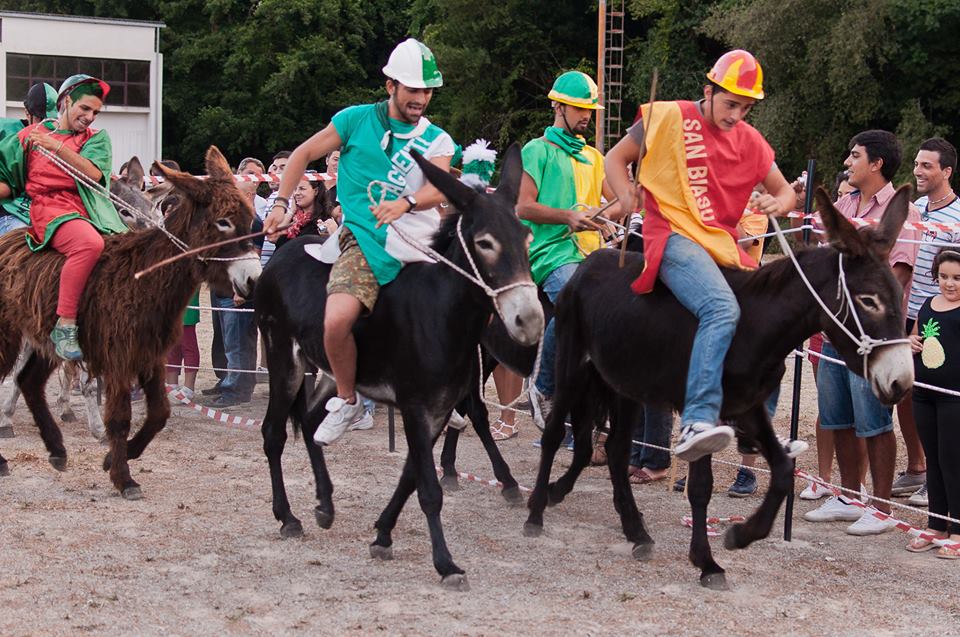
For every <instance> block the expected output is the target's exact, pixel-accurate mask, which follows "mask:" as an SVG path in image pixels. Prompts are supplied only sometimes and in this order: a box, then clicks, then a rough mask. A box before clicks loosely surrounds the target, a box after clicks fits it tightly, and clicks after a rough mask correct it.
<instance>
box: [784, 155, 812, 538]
mask: <svg viewBox="0 0 960 637" xmlns="http://www.w3.org/2000/svg"><path fill="white" fill-rule="evenodd" d="M816 169H817V162H816V160H813V159H809V160H807V185H806V192H807V196H806V198H805V199H804V201H803V225H805V226H808V225H810V224H811V222H812V220H811V218H810V215H812V214H813V183H814V177H815V176H816ZM803 243H804V245H806V244H808V243H810V229H809V228H804V230H803ZM793 361H794V362H793V402H792V405H791V409H790V439H791V440H796V439H797V436H798V435H799V433H800V431H799V430H800V377H801V376H802V374H803V358H802V357H801V356H799V355H798V354H796V353H794V356H793ZM796 464H797V463H796V460H794V461H793V467H791V468H796ZM795 491H796V489H795V488H791V489H790V491H789V493H787V506H786V509H785V510H784V514H783V539H784V540H785V541H787V542H789V541H790V540H791V538H792V537H793V501H794V498H795V497H796V496H795V494H794V492H795Z"/></svg>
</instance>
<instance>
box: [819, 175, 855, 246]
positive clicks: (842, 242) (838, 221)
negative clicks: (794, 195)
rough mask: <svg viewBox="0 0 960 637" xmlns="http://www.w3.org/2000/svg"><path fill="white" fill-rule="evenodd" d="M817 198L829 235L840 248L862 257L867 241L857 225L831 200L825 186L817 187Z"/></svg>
mask: <svg viewBox="0 0 960 637" xmlns="http://www.w3.org/2000/svg"><path fill="white" fill-rule="evenodd" d="M814 196H815V197H816V199H817V209H818V210H819V211H820V219H821V220H822V221H823V226H824V227H825V228H826V229H827V237H829V239H830V242H831V243H833V244H834V245H835V246H836V248H837V249H838V250H840V251H841V252H843V253H846V254H849V255H850V256H853V257H860V256H863V255H865V254H866V253H867V243H866V241H864V238H863V236H862V235H861V234H860V233H859V232H857V228H856V226H854V225H853V224H852V223H850V222H849V221H847V219H846V217H844V216H843V215H842V214H840V212H839V211H838V210H837V209H836V208H834V206H833V202H832V201H830V195H828V194H827V191H826V190H824V189H823V186H818V187H817V192H816V193H815V195H814Z"/></svg>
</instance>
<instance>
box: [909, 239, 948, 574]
mask: <svg viewBox="0 0 960 637" xmlns="http://www.w3.org/2000/svg"><path fill="white" fill-rule="evenodd" d="M932 274H933V279H934V281H936V282H937V284H938V285H939V287H940V293H939V294H937V295H936V296H932V297H930V298H928V299H927V300H926V301H924V303H923V305H922V306H920V312H919V313H918V314H917V322H916V323H915V324H914V326H913V331H912V333H911V334H910V345H911V347H912V349H913V352H914V357H913V359H914V368H915V369H916V380H917V382H919V383H924V384H927V385H933V386H935V387H942V388H944V389H949V390H952V391H960V251H958V250H956V249H954V248H944V249H943V250H941V251H940V252H939V253H938V254H937V256H936V258H935V259H934V261H933V272H932ZM913 413H914V416H915V418H916V421H917V432H918V433H919V434H920V441H921V442H922V443H923V451H924V453H925V454H926V456H927V497H928V499H929V510H930V513H936V514H939V515H944V516H949V517H952V518H960V427H958V426H957V424H958V423H960V398H958V397H956V396H951V395H949V394H944V393H941V392H937V391H933V390H930V389H926V388H923V387H917V386H914V388H913ZM927 533H930V534H932V535H935V536H937V537H939V538H949V539H950V541H951V542H953V543H960V524H956V523H954V522H947V521H946V520H942V519H940V518H935V517H933V516H930V517H928V519H927ZM935 547H936V545H935V544H934V543H933V542H931V541H930V540H925V539H923V538H920V537H916V538H913V540H911V541H910V543H909V544H908V545H907V550H908V551H912V552H914V553H920V552H922V551H926V550H929V549H932V548H935ZM936 555H937V557H941V558H944V559H951V560H955V559H960V550H958V549H956V548H951V547H945V546H944V547H940V549H939V550H938V551H937V553H936Z"/></svg>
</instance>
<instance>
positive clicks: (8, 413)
mask: <svg viewBox="0 0 960 637" xmlns="http://www.w3.org/2000/svg"><path fill="white" fill-rule="evenodd" d="M19 400H20V387H18V386H17V383H16V382H14V383H13V386H12V387H11V388H10V395H9V396H7V399H6V400H5V401H4V402H3V407H2V408H0V438H13V437H14V436H15V435H16V434H15V433H14V431H13V414H14V413H15V412H16V411H17V401H19Z"/></svg>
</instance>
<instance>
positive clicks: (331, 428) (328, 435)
mask: <svg viewBox="0 0 960 637" xmlns="http://www.w3.org/2000/svg"><path fill="white" fill-rule="evenodd" d="M325 407H326V409H327V417H326V418H324V419H323V422H321V423H320V426H319V427H317V430H316V431H315V432H314V433H313V441H314V442H315V443H317V444H318V445H329V444H332V443H334V442H336V441H337V440H339V439H340V436H342V435H343V434H344V433H346V431H347V429H348V428H349V427H350V425H351V424H352V423H353V422H354V421H355V420H357V419H359V418H360V417H361V416H363V414H364V413H366V411H365V409H364V407H363V402H362V401H361V400H360V399H359V398H358V399H357V400H356V402H353V403H348V402H347V401H345V400H344V399H343V398H340V397H339V396H334V397H333V398H331V399H330V400H328V401H327V404H326V405H325Z"/></svg>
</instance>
